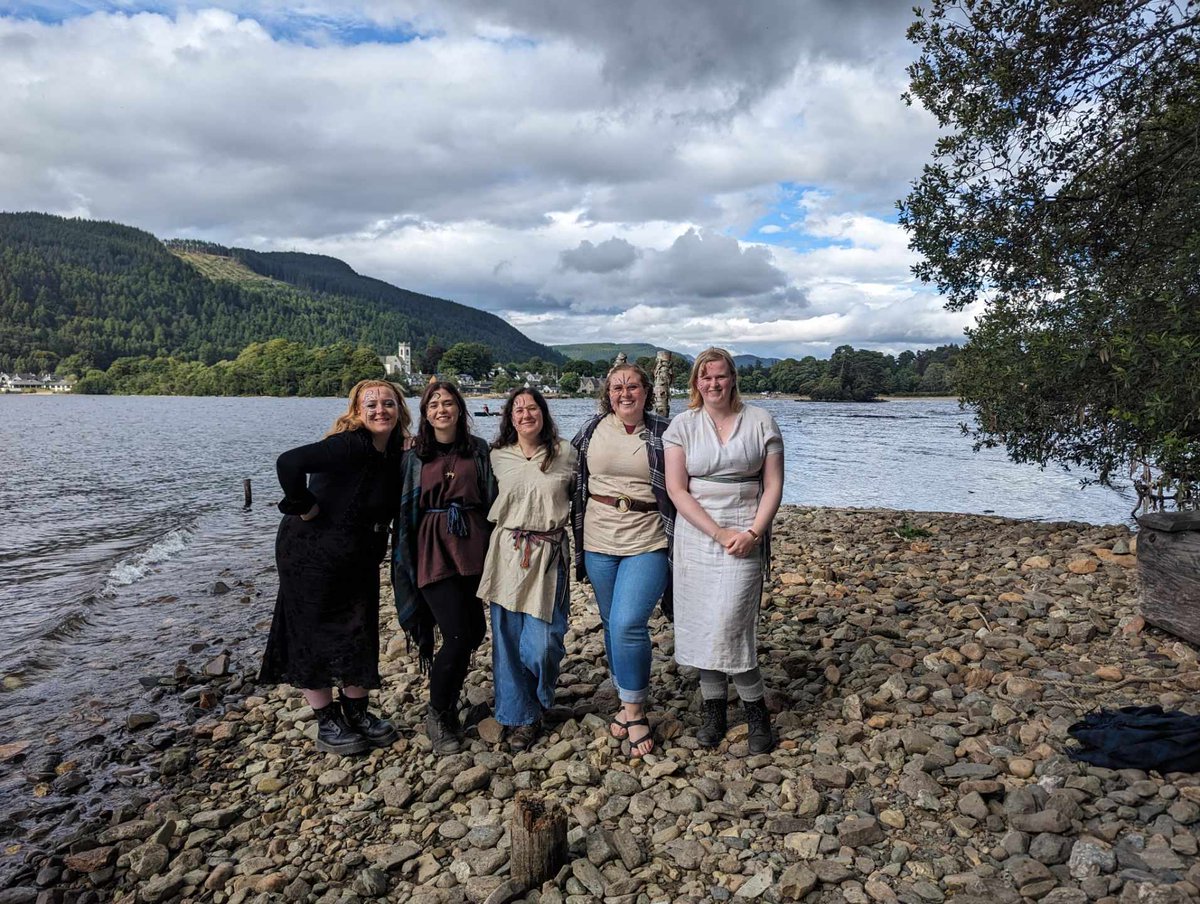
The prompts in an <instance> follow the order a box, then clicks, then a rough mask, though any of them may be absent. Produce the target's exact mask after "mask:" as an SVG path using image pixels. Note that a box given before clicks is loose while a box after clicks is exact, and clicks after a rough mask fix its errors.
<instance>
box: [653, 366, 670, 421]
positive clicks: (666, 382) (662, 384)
mask: <svg viewBox="0 0 1200 904" xmlns="http://www.w3.org/2000/svg"><path fill="white" fill-rule="evenodd" d="M654 413H655V414H657V415H658V416H659V417H670V416H671V353H670V352H658V353H657V354H656V355H655V356H654Z"/></svg>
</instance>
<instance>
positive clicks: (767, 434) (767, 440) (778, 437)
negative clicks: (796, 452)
mask: <svg viewBox="0 0 1200 904" xmlns="http://www.w3.org/2000/svg"><path fill="white" fill-rule="evenodd" d="M763 413H764V414H765V415H766V418H765V420H764V421H763V448H764V449H765V450H766V453H765V454H767V455H782V454H783V433H781V432H780V430H779V424H777V423H775V418H774V417H772V416H771V415H770V414H769V413H767V412H763Z"/></svg>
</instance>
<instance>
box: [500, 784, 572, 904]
mask: <svg viewBox="0 0 1200 904" xmlns="http://www.w3.org/2000/svg"><path fill="white" fill-rule="evenodd" d="M509 838H510V840H511V842H512V856H511V858H510V860H509V864H510V867H509V868H510V874H511V876H512V881H513V885H514V886H516V887H518V888H523V889H529V888H537V887H539V886H540V885H541V884H542V883H543V882H545V881H546V880H547V879H552V878H554V876H555V875H557V874H558V871H559V869H560V868H561V867H562V865H563V864H564V863H566V862H567V814H566V813H565V812H564V811H563V809H562V807H560V806H559V805H558V804H556V803H554V802H553V801H547V800H545V799H543V798H542V796H541V795H539V794H535V793H533V792H532V791H522V792H520V793H519V794H518V795H517V796H516V798H515V799H514V801H513V814H512V821H511V822H510V823H509Z"/></svg>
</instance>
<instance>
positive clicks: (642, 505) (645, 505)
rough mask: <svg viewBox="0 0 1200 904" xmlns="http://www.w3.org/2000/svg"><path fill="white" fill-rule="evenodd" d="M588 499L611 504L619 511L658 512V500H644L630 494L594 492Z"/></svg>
mask: <svg viewBox="0 0 1200 904" xmlns="http://www.w3.org/2000/svg"><path fill="white" fill-rule="evenodd" d="M588 499H595V500H596V501H597V502H600V503H603V504H604V505H611V506H612V507H613V508H615V509H616V510H617V511H618V512H656V511H658V503H657V502H643V501H642V500H641V499H630V498H629V497H628V496H600V495H597V494H596V493H592V494H591V495H590V496H588Z"/></svg>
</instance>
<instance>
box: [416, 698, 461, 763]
mask: <svg viewBox="0 0 1200 904" xmlns="http://www.w3.org/2000/svg"><path fill="white" fill-rule="evenodd" d="M461 731H462V729H461V728H460V727H459V724H458V713H457V712H455V710H454V707H451V708H450V709H449V710H447V711H446V712H441V711H439V710H436V709H434V708H433V706H432V705H431V706H430V707H429V709H427V710H425V733H426V734H427V735H429V740H430V742H432V744H433V752H434V753H436V754H437V755H438V756H448V755H449V754H452V753H458V752H459V751H460V750H462V741H461V740H460V739H459V733H460V732H461Z"/></svg>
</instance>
